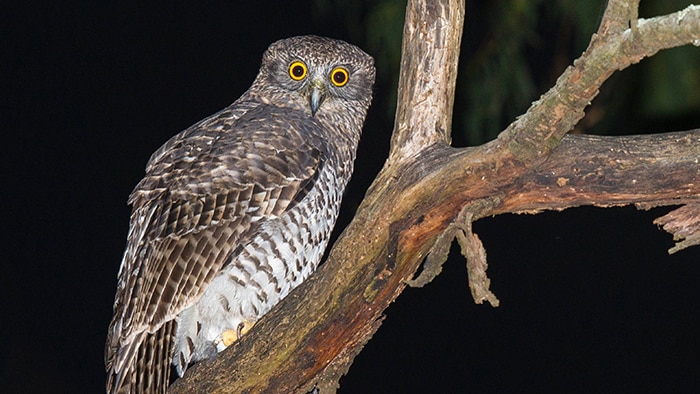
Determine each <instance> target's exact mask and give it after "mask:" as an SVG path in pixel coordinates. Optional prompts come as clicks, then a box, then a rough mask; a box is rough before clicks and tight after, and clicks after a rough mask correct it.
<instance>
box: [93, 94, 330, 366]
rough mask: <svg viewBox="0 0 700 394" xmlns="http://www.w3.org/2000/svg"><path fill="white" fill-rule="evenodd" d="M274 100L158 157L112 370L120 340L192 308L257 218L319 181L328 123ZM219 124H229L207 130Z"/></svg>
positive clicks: (130, 260) (124, 293)
mask: <svg viewBox="0 0 700 394" xmlns="http://www.w3.org/2000/svg"><path fill="white" fill-rule="evenodd" d="M264 107H265V108H254V109H251V110H250V111H248V112H247V113H246V114H244V115H243V116H242V117H241V118H240V119H238V120H233V121H232V122H230V123H227V122H226V121H225V120H220V119H209V120H205V121H202V122H200V123H198V124H197V125H195V126H193V128H197V129H195V130H190V129H188V130H186V131H185V132H183V133H180V134H178V135H177V136H175V137H173V140H171V141H169V142H168V143H166V144H165V146H167V147H169V148H168V149H163V148H161V149H160V150H159V151H158V152H156V153H157V154H154V155H153V156H152V159H151V162H149V164H148V167H147V174H146V177H145V178H144V179H143V180H142V181H141V182H140V183H139V185H138V186H137V187H136V189H135V190H134V192H133V193H132V195H131V197H130V199H129V201H130V203H132V204H133V212H132V217H131V229H130V233H129V239H128V243H127V249H126V252H125V256H124V261H123V263H122V268H121V270H120V275H119V285H118V289H117V299H116V300H115V317H114V320H113V322H112V324H111V326H110V333H109V335H110V338H108V342H107V349H106V360H108V361H107V364H108V370H109V369H110V367H111V366H114V368H117V367H118V365H116V363H119V362H120V360H116V359H119V358H121V357H122V356H123V355H122V354H120V353H123V352H122V351H123V350H125V349H119V348H120V347H123V346H125V345H127V344H128V345H127V346H132V345H133V344H134V342H139V341H144V340H145V338H144V337H143V335H144V334H143V332H144V331H148V332H151V333H153V332H155V331H158V330H159V329H160V328H161V326H162V325H163V324H164V323H165V322H167V321H170V320H171V319H173V318H174V317H175V316H176V315H177V314H178V313H179V312H181V311H182V310H183V309H185V308H187V307H188V306H190V305H191V304H192V303H193V301H194V300H196V298H198V297H199V296H200V295H201V294H202V292H203V290H204V289H205V288H206V285H207V284H208V283H209V282H211V280H212V279H213V277H214V276H215V275H216V274H217V273H218V272H219V271H220V270H221V268H222V267H223V266H224V264H226V262H227V260H228V259H229V258H230V254H231V252H232V251H233V250H234V249H235V248H236V246H238V245H239V244H242V243H245V242H246V239H248V237H249V236H250V232H251V229H252V228H253V227H254V226H255V224H256V223H258V222H260V221H262V220H265V219H267V218H269V217H275V216H277V215H280V214H281V213H283V212H284V211H285V210H286V209H289V208H290V207H291V206H293V205H294V204H295V203H296V202H298V201H301V200H302V199H303V197H304V196H305V195H306V193H308V191H309V190H310V189H311V188H312V187H313V183H314V181H315V179H316V174H317V173H318V172H319V168H320V167H321V166H322V165H323V163H324V157H325V155H326V152H327V151H326V148H325V146H324V145H318V143H319V142H318V141H319V140H320V141H322V139H319V138H309V136H310V135H314V134H316V135H318V134H317V133H319V132H320V131H319V130H320V129H319V130H317V129H316V128H320V126H318V125H315V124H314V123H311V124H312V126H309V123H310V122H308V119H307V120H306V121H305V122H304V127H301V126H297V127H290V125H289V123H290V121H291V122H294V120H295V116H299V115H296V114H295V113H294V112H293V111H290V110H285V109H283V108H278V107H273V106H264ZM225 113H226V112H225V111H222V112H221V113H219V114H216V115H213V116H212V118H216V117H219V116H223V115H222V114H225ZM262 113H265V116H261V114H262ZM276 119H277V120H276ZM282 119H284V121H283V120H282ZM212 124H216V125H218V126H219V127H218V128H207V126H208V125H209V126H210V125H212ZM300 124H301V121H300ZM298 130H302V131H301V132H299V131H298ZM307 133H308V135H307ZM310 141H316V144H317V145H313V144H311V143H310ZM117 319H119V320H117ZM168 324H170V323H168ZM145 344H146V342H144V345H142V347H143V346H145ZM118 349H119V350H118ZM117 352H118V353H117ZM132 353H133V352H132ZM124 354H126V353H124ZM127 356H128V355H127ZM131 356H135V354H131ZM115 357H116V359H115Z"/></svg>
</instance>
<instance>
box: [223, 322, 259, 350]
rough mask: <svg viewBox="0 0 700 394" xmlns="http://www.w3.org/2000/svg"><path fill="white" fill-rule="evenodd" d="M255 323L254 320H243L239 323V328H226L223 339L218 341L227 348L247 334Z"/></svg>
mask: <svg viewBox="0 0 700 394" xmlns="http://www.w3.org/2000/svg"><path fill="white" fill-rule="evenodd" d="M254 325H255V322H254V321H248V320H246V321H242V322H240V323H239V324H238V328H236V329H235V330H226V331H224V332H222V333H221V339H220V340H219V341H217V342H218V343H220V344H222V345H224V348H227V347H229V346H231V345H233V343H234V342H236V341H237V340H239V339H241V337H242V336H243V335H245V334H247V333H248V331H250V329H251V328H253V326H254Z"/></svg>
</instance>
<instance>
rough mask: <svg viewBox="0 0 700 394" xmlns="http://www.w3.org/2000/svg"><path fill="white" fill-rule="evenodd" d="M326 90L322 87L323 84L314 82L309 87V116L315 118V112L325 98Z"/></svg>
mask: <svg viewBox="0 0 700 394" xmlns="http://www.w3.org/2000/svg"><path fill="white" fill-rule="evenodd" d="M325 93H326V90H325V89H324V87H323V82H321V81H314V82H313V84H312V85H311V94H310V95H309V104H310V105H311V116H316V111H318V108H319V107H320V106H321V104H322V103H323V99H325V98H326V94H325Z"/></svg>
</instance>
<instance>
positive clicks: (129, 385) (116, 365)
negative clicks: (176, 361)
mask: <svg viewBox="0 0 700 394" xmlns="http://www.w3.org/2000/svg"><path fill="white" fill-rule="evenodd" d="M175 325H176V323H175V321H174V320H171V321H169V322H166V323H165V324H163V326H162V327H161V328H159V329H158V330H157V331H156V332H154V333H149V332H147V331H144V332H141V333H139V334H137V335H136V336H134V338H133V339H132V340H131V341H130V342H128V343H123V344H117V345H116V348H114V347H113V348H110V343H109V342H108V343H107V347H108V349H107V352H106V359H105V364H106V369H107V393H108V394H146V393H148V394H152V393H155V394H161V393H163V394H164V393H165V392H166V391H167V389H168V385H169V384H170V360H171V358H172V345H173V339H174V338H173V334H174V331H175Z"/></svg>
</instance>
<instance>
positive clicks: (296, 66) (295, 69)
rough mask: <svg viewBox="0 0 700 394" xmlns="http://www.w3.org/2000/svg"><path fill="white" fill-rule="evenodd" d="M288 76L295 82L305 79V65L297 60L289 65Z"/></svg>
mask: <svg viewBox="0 0 700 394" xmlns="http://www.w3.org/2000/svg"><path fill="white" fill-rule="evenodd" d="M289 76H290V77H291V78H292V79H293V80H295V81H301V80H302V79H304V78H305V77H306V64H304V63H302V62H300V61H299V60H297V61H295V62H292V64H290V65H289Z"/></svg>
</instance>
